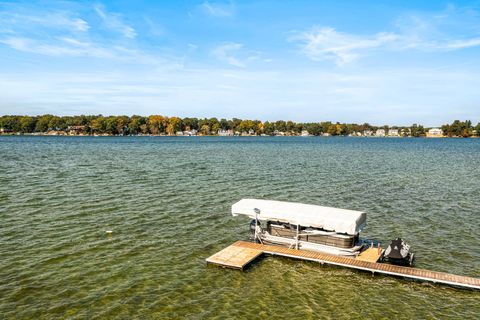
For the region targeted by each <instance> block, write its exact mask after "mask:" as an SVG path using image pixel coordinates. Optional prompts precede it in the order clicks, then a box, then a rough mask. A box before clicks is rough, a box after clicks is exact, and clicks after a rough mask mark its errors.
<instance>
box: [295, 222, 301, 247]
mask: <svg viewBox="0 0 480 320" xmlns="http://www.w3.org/2000/svg"><path fill="white" fill-rule="evenodd" d="M299 229H300V225H299V224H298V223H297V236H296V237H295V249H297V250H298V233H299Z"/></svg>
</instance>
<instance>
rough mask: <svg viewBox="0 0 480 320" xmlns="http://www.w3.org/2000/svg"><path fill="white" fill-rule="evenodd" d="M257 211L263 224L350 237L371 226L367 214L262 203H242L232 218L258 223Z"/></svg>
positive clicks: (307, 205) (303, 205) (254, 200)
mask: <svg viewBox="0 0 480 320" xmlns="http://www.w3.org/2000/svg"><path fill="white" fill-rule="evenodd" d="M255 209H258V210H260V211H258V210H257V211H258V212H259V213H258V220H260V221H279V222H283V223H290V224H294V225H301V226H303V227H313V228H322V229H324V230H328V231H335V232H337V233H347V234H350V235H354V234H356V233H357V232H359V231H361V230H362V229H363V228H364V227H365V225H366V223H367V214H366V213H365V212H361V211H354V210H346V209H338V208H329V207H322V206H316V205H311V204H303V203H295V202H285V201H274V200H259V199H242V200H240V201H238V202H237V203H235V204H233V205H232V215H233V216H238V215H244V216H247V217H249V218H251V219H255V215H256V213H255Z"/></svg>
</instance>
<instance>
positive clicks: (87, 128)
mask: <svg viewBox="0 0 480 320" xmlns="http://www.w3.org/2000/svg"><path fill="white" fill-rule="evenodd" d="M72 127H77V128H78V127H81V132H82V133H83V134H108V135H138V134H145V135H146V134H152V135H175V134H176V133H177V132H179V131H196V132H198V133H199V134H203V135H216V134H218V133H219V132H221V131H229V130H230V131H232V132H234V133H240V134H241V133H250V134H257V135H258V134H266V135H273V134H277V133H279V132H281V133H285V134H291V135H298V134H301V132H302V131H308V133H309V134H311V135H322V134H329V135H332V136H347V135H350V134H355V133H358V132H362V133H363V132H368V131H370V132H372V133H374V132H375V131H376V130H377V129H384V130H385V133H386V134H388V132H389V130H392V129H396V130H398V132H399V135H403V136H413V137H419V136H423V135H425V132H426V130H425V128H424V127H423V126H422V125H417V124H413V125H411V126H391V127H390V126H372V125H370V124H368V123H364V124H355V123H339V122H335V123H333V122H330V121H326V122H307V123H296V122H293V121H283V120H279V121H272V122H270V121H265V122H262V121H259V120H242V119H237V118H233V119H229V120H227V119H220V120H219V119H217V118H209V119H207V118H204V119H198V118H183V119H182V118H179V117H166V116H161V115H151V116H148V117H144V116H137V115H134V116H131V117H129V116H102V115H89V116H85V115H79V116H63V117H59V116H55V115H49V114H46V115H41V116H14V115H5V116H1V117H0V128H1V129H3V131H4V132H15V133H46V132H49V131H66V130H69V129H71V128H72ZM441 128H442V130H443V132H444V134H445V135H447V136H458V137H469V136H472V135H474V134H475V132H480V123H479V124H477V125H476V127H473V126H472V122H471V121H469V120H467V121H459V120H455V121H454V122H453V123H452V124H445V125H443V126H442V127H441Z"/></svg>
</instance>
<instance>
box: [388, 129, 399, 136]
mask: <svg viewBox="0 0 480 320" xmlns="http://www.w3.org/2000/svg"><path fill="white" fill-rule="evenodd" d="M388 136H389V137H399V136H400V135H399V134H398V129H390V130H388Z"/></svg>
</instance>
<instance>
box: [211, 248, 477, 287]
mask: <svg viewBox="0 0 480 320" xmlns="http://www.w3.org/2000/svg"><path fill="white" fill-rule="evenodd" d="M369 249H373V250H374V251H376V252H377V255H378V256H379V253H378V249H377V248H369ZM369 249H367V250H366V251H364V252H363V253H367V251H368V250H369ZM374 251H370V252H368V254H365V255H364V256H363V258H356V259H355V258H349V257H339V256H334V255H330V254H325V253H319V252H314V251H307V250H296V249H289V248H286V247H280V246H274V245H263V244H257V243H253V242H245V241H237V242H235V243H234V244H232V245H230V246H229V247H227V248H225V249H223V250H222V251H220V252H218V253H216V254H214V255H213V256H211V257H209V258H208V259H207V262H208V263H213V264H216V265H221V266H225V267H229V268H235V269H240V270H243V269H244V267H245V266H246V265H248V264H249V263H250V262H252V261H253V260H255V259H256V258H257V257H258V256H260V255H261V254H262V253H265V254H271V255H279V256H284V257H290V258H295V259H302V260H308V261H315V262H319V263H321V264H324V263H325V264H330V265H336V266H341V267H347V268H353V269H358V270H364V271H370V272H372V273H380V274H386V275H392V276H397V277H405V278H410V279H416V280H421V281H429V282H433V283H442V284H447V285H452V286H456V287H462V288H471V289H477V290H480V278H472V277H465V276H457V275H453V274H448V273H444V272H437V271H430V270H424V269H418V268H411V267H402V266H396V265H391V264H385V263H378V262H376V261H377V260H378V258H376V260H375V261H373V260H374V259H375V252H374ZM359 257H360V256H359ZM372 257H373V258H372Z"/></svg>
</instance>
